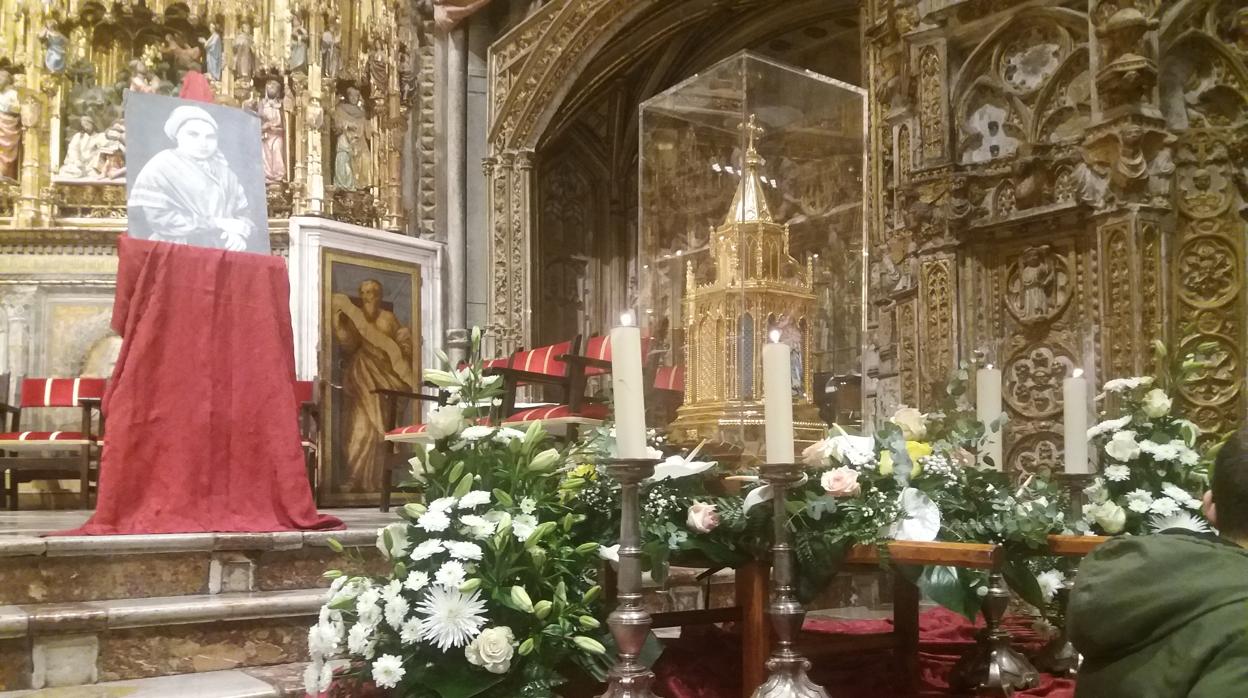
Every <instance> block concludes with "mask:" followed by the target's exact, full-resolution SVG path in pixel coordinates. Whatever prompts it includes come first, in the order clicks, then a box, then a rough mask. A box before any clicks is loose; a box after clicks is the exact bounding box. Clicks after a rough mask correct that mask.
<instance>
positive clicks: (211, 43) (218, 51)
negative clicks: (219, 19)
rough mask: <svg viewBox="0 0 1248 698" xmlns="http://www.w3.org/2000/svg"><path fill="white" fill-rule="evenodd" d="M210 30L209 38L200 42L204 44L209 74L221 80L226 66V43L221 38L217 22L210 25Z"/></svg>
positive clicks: (214, 78)
mask: <svg viewBox="0 0 1248 698" xmlns="http://www.w3.org/2000/svg"><path fill="white" fill-rule="evenodd" d="M209 30H210V33H209V34H208V38H206V39H200V40H199V42H200V43H201V44H203V46H204V60H205V62H206V66H207V68H208V74H209V75H211V76H212V79H213V80H216V81H218V82H220V80H221V72H222V70H223V69H224V68H225V45H224V42H222V40H221V30H220V28H219V27H217V23H216V22H213V23H212V24H210V25H209Z"/></svg>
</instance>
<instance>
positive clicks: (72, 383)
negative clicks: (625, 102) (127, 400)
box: [0, 378, 105, 510]
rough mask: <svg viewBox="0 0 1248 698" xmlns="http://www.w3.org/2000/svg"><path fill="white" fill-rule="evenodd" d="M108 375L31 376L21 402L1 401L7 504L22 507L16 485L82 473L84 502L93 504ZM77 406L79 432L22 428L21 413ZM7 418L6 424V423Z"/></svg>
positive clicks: (0, 450) (1, 466) (0, 465)
mask: <svg viewBox="0 0 1248 698" xmlns="http://www.w3.org/2000/svg"><path fill="white" fill-rule="evenodd" d="M104 384H105V379H103V378H26V379H25V380H23V381H22V382H21V386H20V389H19V394H18V399H17V407H13V406H12V405H8V404H4V403H0V477H2V476H3V474H4V473H5V472H7V473H8V474H9V492H8V498H7V499H8V506H9V509H10V510H16V509H17V488H18V485H19V484H21V483H23V482H30V481H33V480H58V479H61V478H71V477H77V478H78V481H79V487H80V488H81V489H80V492H81V495H80V496H81V498H82V499H81V501H82V507H83V508H84V509H86V508H88V507H89V506H90V501H91V483H92V480H93V479H94V480H96V481H98V475H99V462H100V461H99V458H100V450H101V448H102V447H103V434H104V417H103V414H101V415H100V420H99V428H98V429H97V428H96V426H95V423H94V420H93V419H92V416H93V414H94V413H98V412H99V411H100V403H101V401H102V400H103V399H104ZM54 407H76V408H79V409H80V410H81V411H82V422H81V425H80V428H79V430H78V431H22V427H21V421H22V416H23V415H26V414H28V413H30V412H31V411H33V410H39V409H48V408H54ZM5 418H7V424H5V423H4V422H5Z"/></svg>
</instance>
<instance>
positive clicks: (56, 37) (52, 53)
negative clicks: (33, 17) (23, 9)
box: [39, 20, 69, 73]
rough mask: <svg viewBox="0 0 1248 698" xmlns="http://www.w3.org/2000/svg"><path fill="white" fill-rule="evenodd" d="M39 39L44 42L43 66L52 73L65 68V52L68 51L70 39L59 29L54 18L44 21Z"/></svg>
mask: <svg viewBox="0 0 1248 698" xmlns="http://www.w3.org/2000/svg"><path fill="white" fill-rule="evenodd" d="M39 41H41V42H42V43H43V67H45V68H47V69H48V72H50V73H59V72H61V71H63V70H65V54H66V53H67V52H68V48H69V39H68V38H67V37H66V36H65V35H64V34H62V33H61V32H60V31H59V30H57V28H56V25H55V24H54V23H53V22H52V20H48V21H47V22H45V23H44V25H43V29H42V30H40V32H39Z"/></svg>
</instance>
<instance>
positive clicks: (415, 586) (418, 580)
mask: <svg viewBox="0 0 1248 698" xmlns="http://www.w3.org/2000/svg"><path fill="white" fill-rule="evenodd" d="M427 586H429V574H428V573H427V572H422V571H420V570H413V571H411V572H408V573H407V580H406V581H404V582H403V588H404V589H407V590H408V591H420V590H421V589H424V588H425V587H427Z"/></svg>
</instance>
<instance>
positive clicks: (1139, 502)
mask: <svg viewBox="0 0 1248 698" xmlns="http://www.w3.org/2000/svg"><path fill="white" fill-rule="evenodd" d="M1152 506H1153V502H1152V501H1151V500H1147V501H1146V500H1143V499H1132V500H1129V501H1128V502H1127V508H1128V509H1130V510H1131V511H1134V512H1135V513H1137V514H1147V513H1148V510H1149V509H1151V508H1152Z"/></svg>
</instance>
